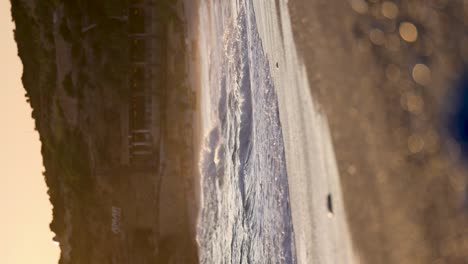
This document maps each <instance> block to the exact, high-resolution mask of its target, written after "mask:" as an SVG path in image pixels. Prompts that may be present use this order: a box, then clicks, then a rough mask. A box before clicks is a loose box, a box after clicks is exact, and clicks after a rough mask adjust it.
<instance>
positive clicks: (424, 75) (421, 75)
mask: <svg viewBox="0 0 468 264" xmlns="http://www.w3.org/2000/svg"><path fill="white" fill-rule="evenodd" d="M412 75H413V80H414V81H415V82H416V83H418V84H420V85H424V86H425V85H428V84H430V82H431V69H429V67H427V65H425V64H421V63H419V64H416V65H414V67H413V72H412Z"/></svg>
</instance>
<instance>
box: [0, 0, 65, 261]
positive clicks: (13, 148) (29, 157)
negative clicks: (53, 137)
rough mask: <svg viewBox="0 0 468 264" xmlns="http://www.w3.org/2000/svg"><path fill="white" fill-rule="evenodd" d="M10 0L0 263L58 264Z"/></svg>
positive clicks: (4, 54) (1, 16)
mask: <svg viewBox="0 0 468 264" xmlns="http://www.w3.org/2000/svg"><path fill="white" fill-rule="evenodd" d="M13 28H14V25H13V22H12V21H11V14H10V1H9V0H2V1H0V40H1V41H0V58H1V63H0V72H1V75H2V83H3V87H2V88H1V90H0V121H1V124H2V125H1V129H0V146H1V149H0V173H1V174H0V263H2V264H31V263H34V264H43V263H45V264H46V263H57V262H58V256H59V249H58V247H57V246H55V245H54V244H53V243H52V237H53V233H52V232H51V231H50V229H49V223H50V222H51V220H52V219H51V218H52V211H51V210H52V207H51V205H50V202H49V197H48V195H47V193H46V192H47V188H46V185H45V182H44V177H43V176H42V171H43V170H44V168H43V166H42V158H41V154H40V142H39V136H38V134H37V131H35V130H34V123H33V120H32V118H31V107H30V106H29V104H27V103H26V99H25V97H24V94H25V91H24V89H23V87H22V84H21V72H22V70H23V69H22V65H21V62H20V59H19V58H18V55H17V48H16V43H15V42H14V39H13V32H12V30H13Z"/></svg>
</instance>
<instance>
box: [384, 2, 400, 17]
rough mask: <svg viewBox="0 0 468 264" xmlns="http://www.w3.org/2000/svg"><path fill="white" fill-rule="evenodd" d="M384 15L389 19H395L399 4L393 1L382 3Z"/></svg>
mask: <svg viewBox="0 0 468 264" xmlns="http://www.w3.org/2000/svg"><path fill="white" fill-rule="evenodd" d="M382 15H383V16H384V17H386V18H389V19H394V18H396V17H397V16H398V6H397V5H396V4H395V3H393V2H391V1H386V2H384V3H383V4H382Z"/></svg>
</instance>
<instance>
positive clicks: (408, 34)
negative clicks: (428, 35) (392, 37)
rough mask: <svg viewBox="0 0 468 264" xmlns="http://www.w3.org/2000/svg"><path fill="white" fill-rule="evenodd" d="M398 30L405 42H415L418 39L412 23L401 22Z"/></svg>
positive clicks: (416, 30)
mask: <svg viewBox="0 0 468 264" xmlns="http://www.w3.org/2000/svg"><path fill="white" fill-rule="evenodd" d="M399 31H400V36H401V38H402V39H403V40H405V41H407V42H415V41H416V40H417V39H418V29H417V28H416V26H415V25H414V24H413V23H410V22H403V23H401V24H400V28H399Z"/></svg>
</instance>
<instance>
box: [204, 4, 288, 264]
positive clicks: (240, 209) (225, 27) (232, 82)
mask: <svg viewBox="0 0 468 264" xmlns="http://www.w3.org/2000/svg"><path fill="white" fill-rule="evenodd" d="M200 10H201V11H200V12H201V19H200V28H204V29H205V31H204V32H201V33H200V35H199V36H200V38H201V39H200V43H201V44H200V45H201V48H200V49H201V60H202V65H203V69H202V84H203V87H202V104H203V105H205V106H204V107H203V108H204V110H203V127H204V134H205V138H204V142H203V146H202V150H201V155H200V164H199V165H200V166H199V167H200V174H201V180H202V183H201V187H202V198H201V203H202V205H201V208H202V209H201V212H200V218H199V221H198V228H197V239H198V242H199V244H200V261H201V263H296V257H295V255H296V253H295V245H294V232H293V228H292V219H291V208H290V202H289V192H288V179H287V171H286V161H285V150H284V144H283V135H282V130H281V123H280V117H279V110H278V101H277V95H276V92H275V87H274V84H273V81H272V77H271V72H270V65H269V64H270V63H271V62H270V61H268V59H267V57H266V54H265V51H264V48H263V46H262V41H261V39H260V37H259V34H258V30H257V24H256V20H255V19H256V17H255V12H254V9H253V4H252V1H251V0H238V1H210V0H206V1H202V3H201V6H200Z"/></svg>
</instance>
